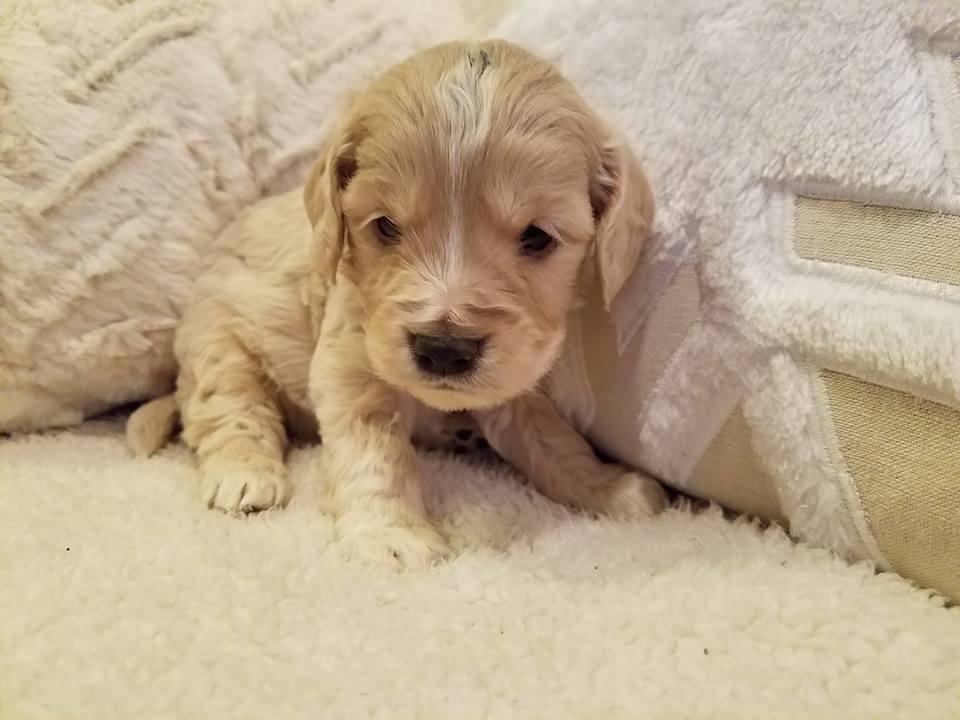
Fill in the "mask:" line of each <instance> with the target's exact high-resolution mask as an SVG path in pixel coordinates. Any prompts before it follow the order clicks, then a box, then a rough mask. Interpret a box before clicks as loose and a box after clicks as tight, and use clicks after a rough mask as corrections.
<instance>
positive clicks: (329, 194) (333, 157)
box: [303, 129, 357, 284]
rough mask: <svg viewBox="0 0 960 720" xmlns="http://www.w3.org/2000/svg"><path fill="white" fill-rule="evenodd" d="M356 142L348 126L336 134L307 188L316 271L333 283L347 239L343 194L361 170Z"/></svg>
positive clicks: (310, 177)
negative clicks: (357, 158)
mask: <svg viewBox="0 0 960 720" xmlns="http://www.w3.org/2000/svg"><path fill="white" fill-rule="evenodd" d="M355 150H356V143H355V141H354V140H353V139H352V136H351V133H350V132H348V130H346V129H344V130H342V131H341V132H339V133H337V134H336V135H334V137H333V140H332V141H331V142H330V144H329V145H328V147H327V150H326V152H325V153H324V155H323V157H321V158H320V160H319V161H317V164H316V165H314V166H313V169H312V170H311V171H310V175H309V176H308V177H307V182H306V184H305V185H304V188H303V204H304V206H305V207H306V210H307V217H309V218H310V224H311V225H312V226H313V240H314V242H313V248H312V252H311V260H312V262H313V263H314V266H313V268H312V271H313V272H315V273H319V274H320V275H321V276H322V278H323V280H325V281H326V283H328V284H332V283H333V281H334V279H335V278H336V276H337V267H338V265H339V264H340V257H341V255H342V254H343V246H344V243H345V242H346V226H345V224H344V221H343V209H342V206H341V201H340V198H341V195H342V194H343V191H344V190H345V189H346V187H347V184H348V183H349V182H350V179H351V178H352V177H353V175H354V173H355V172H356V171H357V161H356V155H355V154H354V151H355Z"/></svg>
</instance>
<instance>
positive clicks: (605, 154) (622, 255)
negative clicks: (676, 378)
mask: <svg viewBox="0 0 960 720" xmlns="http://www.w3.org/2000/svg"><path fill="white" fill-rule="evenodd" d="M590 201H591V203H592V204H593V212H594V216H595V218H596V236H595V239H594V254H595V258H594V259H595V265H596V268H597V274H598V275H599V278H600V284H601V287H602V288H603V304H604V306H605V307H606V308H607V310H609V309H610V306H611V305H612V304H613V300H614V298H616V296H617V293H619V292H620V289H621V288H622V287H623V284H624V283H625V282H626V281H627V278H629V277H630V274H631V273H632V272H633V269H634V268H635V267H636V264H637V260H638V259H639V258H640V248H641V246H642V245H643V241H644V240H645V239H646V237H647V235H649V233H650V228H651V227H652V225H653V193H652V192H651V191H650V185H649V184H648V183H647V178H646V176H645V175H644V174H643V170H642V169H641V168H640V163H639V162H638V161H637V159H636V157H635V156H634V155H633V153H632V152H631V151H630V148H628V147H627V146H626V144H624V143H622V142H619V141H615V142H608V143H606V144H605V145H604V146H603V147H602V148H601V149H600V169H599V171H598V172H597V173H596V174H595V177H594V180H593V183H592V185H591V188H590Z"/></svg>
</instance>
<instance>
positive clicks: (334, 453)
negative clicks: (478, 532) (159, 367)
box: [128, 41, 665, 567]
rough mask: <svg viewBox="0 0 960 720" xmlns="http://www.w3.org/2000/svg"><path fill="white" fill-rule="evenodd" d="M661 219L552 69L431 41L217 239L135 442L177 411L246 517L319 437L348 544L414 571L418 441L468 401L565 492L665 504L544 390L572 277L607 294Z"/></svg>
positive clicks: (211, 501)
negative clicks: (288, 183)
mask: <svg viewBox="0 0 960 720" xmlns="http://www.w3.org/2000/svg"><path fill="white" fill-rule="evenodd" d="M304 205H305V206H306V212H304ZM652 216H653V201H652V197H651V194H650V190H649V188H648V186H647V183H646V180H645V179H644V176H643V173H642V172H641V170H640V167H639V165H638V163H637V161H636V160H635V158H634V156H633V155H632V154H631V152H630V151H629V149H628V148H627V147H625V146H624V145H623V144H622V143H620V142H619V141H618V140H616V139H615V138H614V137H612V136H611V134H610V133H609V132H608V131H607V129H606V128H604V126H603V125H602V124H601V123H600V122H599V121H598V119H597V117H596V116H595V115H594V114H593V113H592V112H591V111H590V109H589V108H588V107H587V105H586V104H585V103H584V101H583V100H582V99H581V97H580V96H579V95H578V94H577V92H576V91H575V90H574V88H573V87H572V86H571V85H570V84H569V83H568V82H567V81H566V80H564V78H563V77H561V76H560V74H559V73H558V72H557V71H556V70H555V69H554V68H552V67H551V66H550V65H549V64H547V63H546V62H544V61H542V60H540V59H538V58H536V57H534V56H532V55H531V54H529V53H528V52H526V51H524V50H522V49H521V48H519V47H516V46H513V45H510V44H508V43H505V42H501V41H489V42H482V43H450V44H445V45H440V46H437V47H434V48H431V49H429V50H426V51H424V52H422V53H420V54H418V55H415V56H414V57H412V58H410V59H409V60H407V61H406V62H403V63H401V64H399V65H397V66H395V67H393V68H391V69H390V70H389V71H387V72H386V73H385V74H384V75H383V77H381V78H380V79H379V80H378V81H377V82H375V83H374V84H373V85H372V86H371V87H369V88H368V89H366V90H365V91H363V92H362V93H360V94H359V95H357V96H356V97H355V99H354V101H353V103H352V105H351V106H350V108H349V110H348V112H347V113H346V116H345V117H344V119H343V122H342V123H341V124H340V126H339V128H338V129H337V131H336V132H335V133H334V134H333V136H332V138H331V139H330V142H329V146H328V148H327V150H326V152H325V154H324V157H323V158H322V159H321V160H320V162H318V163H317V165H316V167H315V168H314V169H313V171H312V173H311V174H310V177H309V179H308V181H307V183H306V187H305V188H304V190H303V193H302V194H301V193H291V194H287V195H282V196H279V197H275V198H270V199H267V200H264V201H262V202H260V203H259V204H257V205H255V206H254V207H252V208H250V209H249V210H248V211H246V212H245V213H244V214H243V215H242V216H241V217H240V218H238V219H237V220H236V221H235V222H234V223H233V224H232V225H230V226H229V227H228V228H227V229H226V230H225V231H224V233H223V235H222V236H221V237H220V238H219V239H218V241H217V242H216V244H215V246H214V249H213V252H212V257H211V259H210V264H209V268H208V269H207V270H206V271H205V272H204V273H203V274H202V275H201V277H200V278H199V280H198V281H197V284H196V288H195V290H194V292H193V294H192V297H191V298H190V299H189V301H188V304H187V306H186V308H185V310H184V313H183V318H182V320H181V323H180V325H179V327H178V330H177V336H176V355H177V359H178V362H179V365H180V375H179V379H178V384H177V391H176V395H175V397H174V396H170V397H167V398H161V399H159V400H156V401H154V402H153V403H150V404H148V405H145V406H144V407H143V408H141V409H140V410H138V411H137V413H135V414H134V416H133V417H132V418H131V422H130V426H129V429H128V436H129V439H130V442H131V445H132V446H133V447H134V449H135V450H137V451H139V452H140V453H141V454H149V453H150V452H152V451H153V450H155V449H156V448H157V447H159V446H160V445H162V444H163V442H164V441H165V440H166V438H167V437H168V436H169V434H170V432H171V431H172V429H173V426H174V423H175V417H176V414H177V413H178V412H179V416H180V418H181V422H182V425H183V437H184V438H185V440H186V442H187V443H188V444H189V445H190V447H192V448H194V449H195V450H196V452H197V455H198V456H199V459H200V463H201V466H202V472H203V495H204V499H205V500H206V502H207V503H208V505H210V506H211V507H217V508H220V509H222V510H226V511H231V512H232V511H252V510H262V509H265V508H269V507H273V506H277V505H283V504H284V503H285V502H286V501H287V499H288V498H289V496H290V484H289V482H288V480H287V477H286V474H285V470H284V451H285V448H286V446H287V438H288V433H289V432H291V431H292V430H295V431H299V432H304V431H305V432H307V433H313V434H314V436H315V435H316V432H317V430H318V429H319V430H320V431H321V433H322V437H323V444H324V448H325V449H324V453H325V461H326V466H327V469H328V472H329V477H327V478H325V481H326V482H327V483H328V484H329V489H330V490H329V491H330V497H331V499H332V502H333V508H334V510H335V514H336V528H337V531H338V534H339V536H340V537H341V538H342V541H343V542H344V543H346V545H347V547H348V548H349V549H350V551H351V552H352V553H353V554H354V555H356V556H360V557H364V558H369V559H374V560H382V561H386V562H388V563H391V564H394V565H397V566H400V567H402V566H409V565H424V564H427V563H429V562H430V561H432V560H434V559H435V558H438V557H440V556H442V555H444V554H445V552H446V551H447V545H446V544H445V542H444V539H443V538H442V537H441V536H440V534H439V533H438V532H437V530H436V529H435V528H434V526H433V525H432V524H431V523H430V520H429V519H428V517H427V515H426V512H425V510H424V504H423V501H422V498H421V489H420V471H419V469H418V463H417V455H416V452H415V450H414V442H418V441H423V442H431V443H432V442H433V440H435V438H431V437H429V436H428V434H427V433H426V431H427V429H429V428H431V427H433V426H434V425H435V423H436V421H437V416H438V415H442V414H447V413H450V412H451V411H469V413H470V415H471V416H472V418H473V419H474V420H475V421H476V423H477V424H478V425H479V428H480V430H481V431H482V433H483V435H484V436H485V438H486V440H487V441H488V442H489V443H490V445H491V446H492V447H493V448H494V449H495V450H496V451H497V452H498V453H499V454H500V455H501V456H502V457H503V458H505V459H506V460H507V461H509V462H511V463H513V464H514V465H515V466H516V467H517V468H519V469H520V470H521V471H522V472H523V473H525V474H526V475H527V476H528V477H529V478H530V481H531V482H532V483H533V484H534V485H535V486H536V487H537V488H538V489H539V490H540V491H541V492H543V493H544V494H545V495H546V496H548V497H550V498H552V499H553V500H555V501H557V502H561V503H566V504H568V505H571V506H575V507H578V508H581V509H584V510H586V511H590V512H598V513H605V514H609V515H612V516H615V517H621V518H637V517H645V516H648V515H651V514H653V513H655V512H657V511H659V510H660V509H661V508H662V507H663V505H664V498H665V495H664V493H663V490H662V489H661V488H660V486H659V485H658V484H657V482H656V481H654V480H652V479H650V478H648V477H644V476H643V475H641V474H639V473H636V472H632V471H630V470H628V469H626V468H624V467H621V466H619V465H609V464H604V463H601V462H600V461H599V460H598V459H597V458H596V457H595V456H594V454H593V452H592V451H591V449H590V447H589V445H588V444H587V443H586V442H585V441H584V439H583V438H582V437H581V436H580V435H579V434H578V433H577V432H576V431H575V430H574V429H573V428H572V427H571V426H570V425H569V424H568V423H567V422H566V421H565V420H564V419H563V418H562V417H561V416H560V414H559V413H558V411H557V409H556V408H555V407H554V405H553V403H552V402H551V401H550V400H549V399H547V398H546V397H545V396H544V395H543V394H541V392H540V391H539V390H538V383H539V382H540V381H541V379H542V378H543V377H544V375H545V373H547V372H548V371H549V369H550V367H551V364H552V363H553V362H554V360H555V358H556V356H557V353H558V350H559V348H560V345H561V343H562V341H563V339H564V333H565V328H566V324H567V319H568V315H569V314H570V312H571V310H572V309H573V308H574V306H575V303H576V288H577V285H578V278H580V277H581V276H582V275H583V274H584V273H585V272H595V273H596V274H597V276H598V277H599V280H600V284H601V287H602V291H603V295H604V299H605V302H606V304H607V306H608V307H609V305H610V302H611V301H612V299H613V298H614V296H615V295H616V294H617V292H618V290H619V289H620V287H621V285H622V284H623V282H624V281H625V279H626V278H627V277H628V276H629V275H630V272H631V270H632V269H633V267H634V265H635V263H636V260H637V256H638V252H639V248H640V244H641V242H642V240H643V238H644V237H645V236H646V234H647V231H648V228H649V226H650V223H651V219H652ZM460 417H461V418H462V414H461V416H460Z"/></svg>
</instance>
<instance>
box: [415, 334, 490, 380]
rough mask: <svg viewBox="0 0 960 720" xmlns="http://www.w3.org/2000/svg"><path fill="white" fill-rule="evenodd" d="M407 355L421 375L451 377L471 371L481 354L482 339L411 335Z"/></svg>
mask: <svg viewBox="0 0 960 720" xmlns="http://www.w3.org/2000/svg"><path fill="white" fill-rule="evenodd" d="M409 340H410V352H411V353H413V360H414V362H416V363H417V367H418V368H420V370H421V372H424V373H426V374H427V375H435V376H437V377H450V376H452V375H463V374H464V373H467V372H470V371H471V370H473V368H474V367H476V365H477V360H478V359H479V358H480V354H481V353H482V352H483V339H482V338H480V339H474V338H465V337H457V336H455V335H414V334H413V333H410V338H409Z"/></svg>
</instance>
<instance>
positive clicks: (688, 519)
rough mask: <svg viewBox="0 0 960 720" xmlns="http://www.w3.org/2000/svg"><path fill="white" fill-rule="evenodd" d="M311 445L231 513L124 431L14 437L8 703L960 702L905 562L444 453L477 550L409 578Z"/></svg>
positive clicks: (437, 712) (508, 714)
mask: <svg viewBox="0 0 960 720" xmlns="http://www.w3.org/2000/svg"><path fill="white" fill-rule="evenodd" d="M318 453H319V450H317V449H301V450H298V451H295V452H294V454H293V458H292V466H293V476H294V479H295V484H296V490H295V493H294V499H293V501H292V504H291V506H290V507H288V508H287V509H286V510H284V511H282V512H269V513H265V514H262V515H258V516H253V517H248V518H243V519H237V518H231V517H226V516H224V515H220V514H217V513H211V512H209V511H208V510H206V509H205V508H204V507H202V506H201V504H200V502H198V499H197V479H196V473H195V471H194V469H193V467H192V463H191V460H190V458H189V456H188V455H187V453H186V451H185V450H184V449H183V448H181V447H170V448H167V449H166V450H165V451H164V452H163V453H162V454H161V455H160V456H159V457H157V458H155V459H153V460H151V461H149V462H146V463H144V462H139V461H135V460H133V459H132V458H130V457H129V456H128V454H127V452H126V450H125V449H124V447H123V443H122V439H121V436H120V428H119V426H117V425H109V424H90V425H87V426H85V427H84V428H83V429H82V430H80V431H78V432H72V433H71V432H67V433H63V434H60V435H51V436H46V437H43V436H32V437H24V438H22V439H19V440H16V441H11V442H7V443H5V444H3V445H2V446H0V468H3V472H4V482H3V483H0V528H2V531H3V544H2V556H0V617H2V623H0V717H3V718H4V720H41V719H42V720H73V719H76V720H90V719H91V718H96V719H97V720H130V719H131V718H164V719H167V718H169V719H171V720H173V719H182V718H191V719H194V720H201V719H203V718H211V719H215V720H222V719H223V718H233V719H235V720H243V719H245V718H249V719H250V720H259V719H260V718H273V717H275V718H283V720H296V719H297V718H304V719H307V718H345V719H347V718H349V719H350V720H354V719H355V718H367V717H369V718H389V719H390V720H401V719H403V718H411V719H412V720H427V719H429V718H462V719H463V720H469V719H471V718H505V719H506V718H509V719H510V720H521V719H523V718H575V719H578V720H582V719H583V718H641V717H642V718H651V719H652V718H669V719H671V720H673V719H676V718H717V717H720V718H723V717H731V718H732V717H735V718H740V719H743V718H833V719H836V720H840V719H842V718H864V719H867V718H870V719H872V720H878V719H881V720H882V719H885V718H930V719H944V720H946V719H948V718H956V717H960V662H957V660H958V658H960V612H958V611H948V610H944V609H943V608H942V607H940V606H939V605H938V604H937V603H936V602H932V601H930V600H929V599H928V597H927V594H926V593H923V592H921V591H917V590H914V589H912V588H911V587H910V586H909V585H908V584H907V583H906V582H905V581H904V580H901V579H900V578H898V577H897V576H895V575H887V574H881V575H874V573H873V571H872V569H871V568H870V567H868V566H866V565H859V566H848V565H846V564H845V563H843V562H842V561H840V560H838V559H837V558H835V557H832V556H831V555H830V554H829V553H828V552H826V551H823V550H814V549H810V548H806V547H802V546H797V545H794V544H793V543H792V542H791V541H790V540H789V539H788V538H787V537H786V536H784V535H783V534H782V533H781V532H780V531H779V530H770V531H766V532H764V531H761V530H759V529H758V528H756V527H753V526H750V525H748V524H746V523H743V522H740V523H730V522H728V521H726V520H724V519H723V518H722V517H721V515H720V513H719V512H717V511H709V512H706V513H704V514H700V515H694V514H693V513H691V512H690V511H688V510H671V511H668V512H667V513H666V514H665V515H663V516H661V517H659V518H657V519H655V520H653V521H651V522H648V523H644V524H639V525H629V524H620V523H613V522H595V521H588V520H585V519H581V518H576V517H572V516H569V515H567V514H566V513H565V512H563V511H561V510H559V509H558V508H557V506H555V505H552V504H550V503H548V502H547V501H545V500H543V499H542V498H540V497H538V496H537V495H536V494H534V493H533V492H531V491H530V490H528V489H526V488H524V487H522V486H521V485H520V484H519V483H518V481H517V478H516V477H514V476H513V475H510V474H508V473H506V472H502V471H491V470H481V469H478V468H475V467H471V466H469V465H466V464H461V463H460V462H456V461H454V460H444V459H440V458H435V457H431V458H427V459H426V460H425V468H426V472H427V477H428V492H427V497H428V503H429V505H430V507H431V509H432V510H433V511H434V512H437V513H438V514H440V515H441V516H443V517H444V518H445V519H444V528H445V530H446V531H447V532H448V533H449V534H450V536H451V537H452V538H453V539H454V542H455V544H456V545H457V546H458V547H459V548H460V550H461V551H462V552H461V555H460V556H459V557H458V558H457V559H456V560H454V561H452V562H450V563H447V564H445V565H443V566H441V567H438V568H435V569H433V570H431V571H429V572H426V573H422V574H419V573H408V574H403V575H397V574H395V573H393V571H390V570H385V569H371V568H366V567H362V566H357V565H355V564H347V563H344V562H342V561H341V559H340V557H339V556H338V553H337V551H336V548H335V546H331V545H330V544H329V543H330V537H331V523H330V520H329V519H328V518H327V517H326V516H325V515H323V514H322V513H321V512H319V511H318V504H319V502H320V499H319V497H318V484H317V482H316V478H315V475H314V473H313V472H312V466H313V463H314V462H315V460H316V458H317V455H318Z"/></svg>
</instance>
